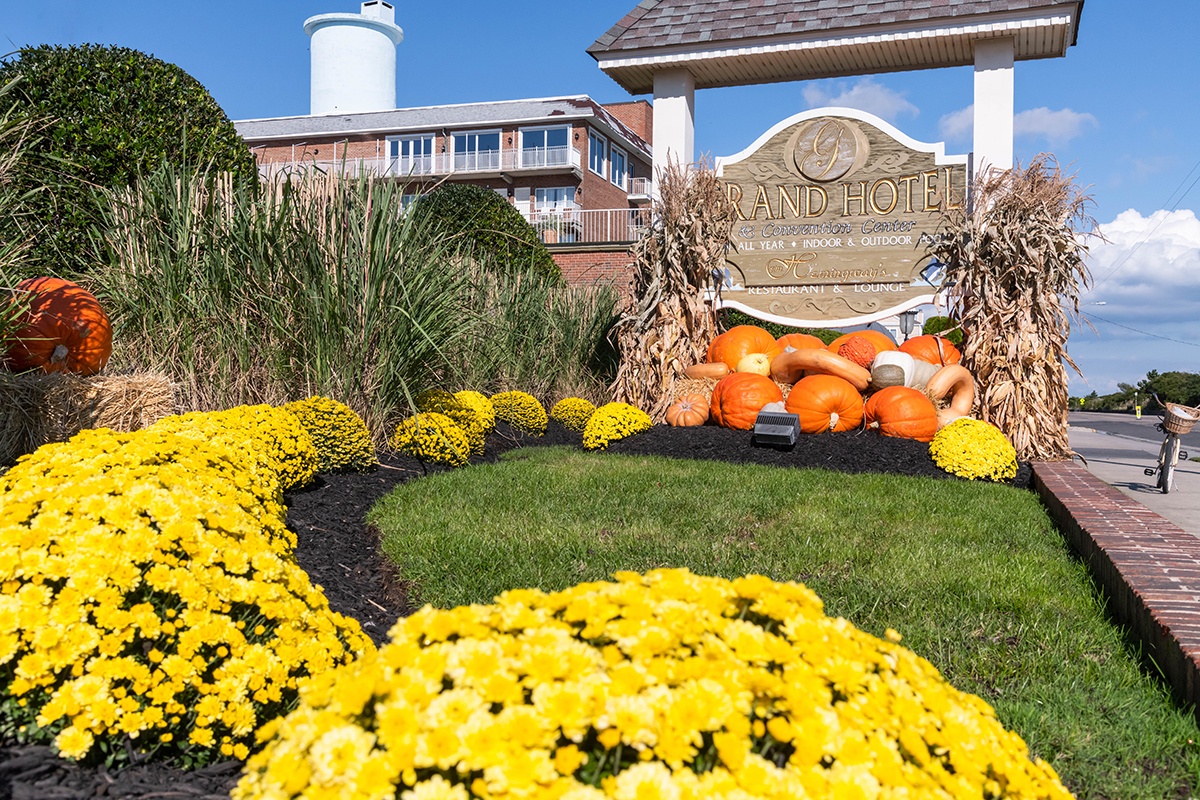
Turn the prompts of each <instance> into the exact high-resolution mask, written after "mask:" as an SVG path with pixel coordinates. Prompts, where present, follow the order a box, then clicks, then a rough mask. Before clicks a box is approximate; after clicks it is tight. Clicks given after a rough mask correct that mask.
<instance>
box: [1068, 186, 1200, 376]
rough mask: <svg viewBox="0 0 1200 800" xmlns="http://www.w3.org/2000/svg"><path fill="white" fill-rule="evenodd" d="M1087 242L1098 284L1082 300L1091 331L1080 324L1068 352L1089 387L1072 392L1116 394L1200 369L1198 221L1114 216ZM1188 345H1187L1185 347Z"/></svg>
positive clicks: (1178, 216)
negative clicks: (1124, 386) (1152, 376)
mask: <svg viewBox="0 0 1200 800" xmlns="http://www.w3.org/2000/svg"><path fill="white" fill-rule="evenodd" d="M1099 230H1100V232H1101V233H1102V234H1103V235H1104V237H1105V238H1106V239H1107V240H1108V241H1107V242H1101V241H1098V240H1097V239H1092V240H1090V242H1089V244H1090V254H1089V257H1088V264H1089V267H1090V269H1091V272H1092V278H1093V280H1094V281H1095V286H1094V287H1093V288H1092V289H1091V291H1090V292H1089V293H1088V294H1087V295H1085V296H1084V297H1083V298H1082V299H1081V302H1082V303H1083V307H1082V309H1081V310H1082V311H1083V313H1084V316H1085V318H1088V319H1090V320H1091V323H1092V325H1093V326H1094V327H1095V329H1096V330H1095V332H1093V331H1091V330H1090V329H1088V328H1087V326H1086V325H1080V326H1078V327H1077V328H1076V329H1075V332H1074V333H1073V334H1072V335H1071V343H1070V353H1071V356H1072V358H1074V359H1075V361H1076V362H1077V363H1078V364H1079V366H1080V368H1081V369H1082V370H1083V373H1084V377H1085V379H1086V384H1085V383H1084V382H1083V381H1080V380H1079V379H1078V378H1074V379H1073V381H1072V391H1075V392H1078V391H1080V390H1083V389H1086V391H1091V390H1092V389H1095V390H1096V391H1098V392H1099V393H1100V394H1106V393H1108V392H1112V391H1116V385H1117V383H1118V382H1124V383H1132V384H1136V383H1137V382H1138V381H1139V380H1140V379H1142V378H1144V377H1145V375H1146V373H1147V372H1149V371H1150V370H1152V369H1154V370H1158V371H1159V372H1167V371H1170V370H1182V371H1185V372H1200V346H1194V345H1200V292H1198V291H1197V290H1196V278H1197V276H1198V275H1200V220H1198V219H1197V218H1196V214H1195V213H1194V212H1193V211H1189V210H1179V211H1165V210H1164V211H1155V212H1154V213H1153V214H1150V215H1149V216H1147V217H1143V216H1142V215H1141V214H1140V213H1138V212H1137V211H1135V210H1133V209H1130V210H1129V211H1125V212H1122V213H1121V214H1118V215H1117V217H1116V219H1114V220H1112V221H1111V222H1107V223H1105V224H1103V225H1101V226H1100V228H1099ZM1185 342H1190V343H1191V344H1185Z"/></svg>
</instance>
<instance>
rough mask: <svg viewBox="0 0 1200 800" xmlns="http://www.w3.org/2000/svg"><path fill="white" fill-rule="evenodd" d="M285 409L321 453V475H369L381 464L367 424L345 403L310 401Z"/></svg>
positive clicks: (317, 399)
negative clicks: (345, 471) (338, 473)
mask: <svg viewBox="0 0 1200 800" xmlns="http://www.w3.org/2000/svg"><path fill="white" fill-rule="evenodd" d="M283 408H284V410H286V411H290V412H291V413H292V414H294V415H295V417H296V419H297V420H298V421H299V422H300V424H301V425H302V426H303V427H304V430H306V431H308V435H309V438H311V439H312V443H313V447H314V448H316V452H317V471H319V472H341V471H343V470H351V471H354V472H365V471H367V470H369V469H371V468H372V467H374V466H375V465H376V464H377V463H378V459H377V458H376V456H375V445H374V444H373V443H372V442H371V432H370V431H369V430H367V424H366V423H365V422H363V419H362V417H360V416H359V415H358V414H356V413H355V412H354V410H353V409H351V408H350V407H349V406H347V405H346V404H345V403H339V402H338V401H337V400H332V399H330V398H328V397H310V398H308V399H307V400H297V401H295V402H292V403H288V404H287V405H285V406H283Z"/></svg>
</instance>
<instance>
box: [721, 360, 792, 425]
mask: <svg viewBox="0 0 1200 800" xmlns="http://www.w3.org/2000/svg"><path fill="white" fill-rule="evenodd" d="M782 399H783V392H782V391H781V390H780V388H779V385H778V384H776V383H775V381H773V380H771V379H770V378H767V377H765V376H763V375H755V374H754V373H753V372H734V373H733V374H731V375H726V376H725V377H724V378H721V380H720V381H718V382H717V385H716V386H714V387H713V393H712V402H711V403H710V404H709V409H710V410H711V411H712V418H713V419H714V420H715V421H716V423H717V424H718V425H720V426H722V427H725V428H734V429H736V430H739V431H748V430H751V429H752V428H753V427H754V420H755V419H756V418H757V417H758V412H759V411H762V407H763V406H765V405H766V404H767V403H776V402H778V401H780V400H782Z"/></svg>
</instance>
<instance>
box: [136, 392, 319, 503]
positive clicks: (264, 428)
mask: <svg viewBox="0 0 1200 800" xmlns="http://www.w3.org/2000/svg"><path fill="white" fill-rule="evenodd" d="M151 428H152V429H154V430H159V431H166V432H169V433H177V434H179V435H180V436H187V437H189V438H193V439H197V440H200V441H205V442H212V443H214V444H216V445H217V446H219V447H225V448H227V449H229V450H232V451H235V452H238V453H239V454H240V456H239V458H241V459H243V460H245V461H246V463H247V464H249V465H251V466H252V468H255V469H268V470H271V471H273V472H275V473H277V474H278V475H279V478H280V480H281V481H283V488H284V489H285V490H287V489H296V488H299V487H302V486H307V485H308V484H310V483H312V480H313V478H315V477H316V475H317V462H318V457H317V450H316V448H315V447H314V446H313V441H312V437H310V436H309V435H308V431H306V430H305V429H304V426H303V425H301V424H300V420H298V419H296V416H295V415H294V414H292V412H290V411H288V410H287V409H285V408H276V407H273V406H269V405H257V406H238V407H237V408H231V409H229V410H227V411H193V412H190V413H188V414H180V415H177V416H172V417H164V418H162V419H160V420H159V421H158V422H156V423H154V424H153V425H152V426H151Z"/></svg>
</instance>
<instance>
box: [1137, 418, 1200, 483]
mask: <svg viewBox="0 0 1200 800" xmlns="http://www.w3.org/2000/svg"><path fill="white" fill-rule="evenodd" d="M1154 399H1155V400H1157V401H1158V404H1159V405H1160V406H1162V407H1163V416H1162V422H1160V423H1158V424H1157V425H1155V426H1154V427H1155V428H1156V429H1157V430H1159V431H1161V432H1162V433H1163V434H1164V437H1163V443H1162V447H1161V448H1159V451H1158V466H1156V467H1154V468H1153V469H1150V468H1147V469H1146V470H1145V472H1146V474H1147V475H1155V474H1157V475H1158V488H1159V489H1162V493H1163V494H1167V493H1168V492H1170V491H1171V490H1172V489H1174V488H1175V467H1176V465H1177V464H1178V463H1179V459H1181V458H1182V459H1184V460H1185V461H1186V460H1187V457H1188V454H1187V451H1186V450H1181V449H1180V441H1179V437H1180V436H1183V435H1184V434H1187V433H1191V432H1192V427H1193V426H1195V424H1196V422H1197V420H1200V409H1195V408H1192V407H1190V406H1181V405H1179V404H1178V403H1164V402H1162V401H1161V400H1158V397H1157V396H1155V398H1154Z"/></svg>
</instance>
